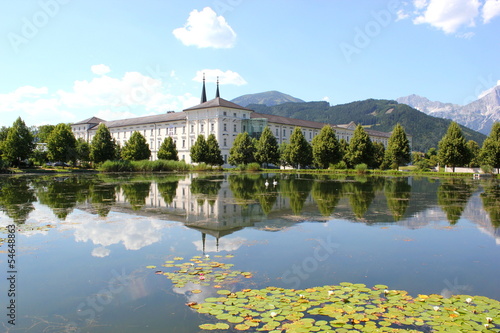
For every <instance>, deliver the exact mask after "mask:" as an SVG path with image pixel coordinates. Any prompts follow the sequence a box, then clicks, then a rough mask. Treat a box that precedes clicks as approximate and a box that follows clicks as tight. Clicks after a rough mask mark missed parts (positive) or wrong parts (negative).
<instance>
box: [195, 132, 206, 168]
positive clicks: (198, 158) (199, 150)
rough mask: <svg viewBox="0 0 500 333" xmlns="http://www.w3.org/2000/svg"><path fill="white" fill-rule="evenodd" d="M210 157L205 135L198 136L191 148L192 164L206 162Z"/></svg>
mask: <svg viewBox="0 0 500 333" xmlns="http://www.w3.org/2000/svg"><path fill="white" fill-rule="evenodd" d="M207 156H208V145H207V141H206V140H205V137H204V136H203V135H201V134H200V135H198V138H197V139H196V142H195V143H194V145H193V146H192V147H191V162H195V163H203V162H206V160H207Z"/></svg>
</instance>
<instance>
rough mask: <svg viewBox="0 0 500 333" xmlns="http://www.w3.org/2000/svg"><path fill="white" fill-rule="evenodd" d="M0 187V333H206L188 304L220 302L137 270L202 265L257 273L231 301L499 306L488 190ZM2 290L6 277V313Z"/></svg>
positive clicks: (232, 179)
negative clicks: (212, 262)
mask: <svg viewBox="0 0 500 333" xmlns="http://www.w3.org/2000/svg"><path fill="white" fill-rule="evenodd" d="M266 180H267V182H268V184H269V185H268V186H266V185H265V184H266ZM274 181H276V182H277V184H273V182H274ZM0 188H1V193H0V211H1V212H0V238H2V241H3V244H2V245H1V246H0V267H1V268H2V273H3V276H7V275H8V274H7V272H8V270H9V269H8V266H7V261H8V257H7V253H8V247H7V244H8V243H7V240H6V239H7V226H8V225H12V224H15V225H16V244H15V245H16V274H15V275H16V281H15V289H16V296H15V303H16V316H15V317H16V322H15V323H16V325H15V326H13V325H10V324H9V323H8V320H9V318H8V317H7V312H8V310H7V309H6V306H4V305H3V304H4V302H3V301H2V310H1V313H0V315H1V316H2V317H1V319H0V323H1V325H2V326H0V331H6V332H126V333H128V332H199V331H202V330H201V329H200V328H199V325H200V324H202V323H207V322H211V320H212V319H211V318H210V317H209V316H207V315H203V314H199V313H197V312H195V311H194V310H193V309H191V308H190V307H188V306H186V303H188V302H203V300H204V299H205V298H206V297H210V296H214V295H216V291H217V290H216V289H215V288H213V287H212V286H197V287H196V288H195V287H193V286H191V285H186V286H185V287H183V288H179V287H177V288H176V287H174V286H173V284H172V282H171V281H170V280H169V279H167V278H166V277H165V276H163V275H159V274H155V270H154V269H148V268H146V266H149V265H154V266H157V267H158V269H163V267H162V264H164V263H165V261H170V260H174V259H175V258H177V259H178V258H180V257H182V258H184V259H185V260H188V259H190V258H192V257H193V256H202V257H203V256H205V255H208V256H210V257H212V258H220V260H224V262H227V263H232V264H234V268H235V269H238V270H241V271H245V272H251V273H252V277H251V278H248V279H246V278H241V279H235V280H231V281H230V282H228V283H226V284H225V285H223V286H222V287H223V288H225V289H228V290H232V291H233V290H241V289H243V288H263V287H266V286H276V287H284V288H295V289H298V288H310V287H314V286H322V285H327V284H328V285H332V284H339V283H341V282H352V283H363V284H366V285H367V286H373V285H376V284H385V285H388V286H389V287H390V288H391V289H401V290H407V291H408V292H409V293H410V295H415V296H416V295H418V294H441V295H443V296H446V297H449V296H451V295H454V294H467V295H482V296H487V297H489V298H493V299H496V300H500V187H499V183H498V181H495V180H472V179H431V178H415V177H398V178H395V177H340V176H312V175H304V174H297V175H293V174H243V175H240V174H217V175H214V174H185V175H173V174H161V175H137V174H136V175H127V176H124V175H120V176H114V175H103V174H99V175H96V174H89V175H74V176H67V175H37V176H20V177H7V176H3V177H0ZM228 254H231V255H234V257H227V255H228ZM8 289H9V286H8V283H7V282H6V280H5V278H3V281H2V282H1V283H0V293H1V299H2V300H4V299H7V298H8V297H7V294H8ZM193 289H199V290H201V293H193V292H192V291H193ZM9 299H10V298H9ZM5 304H6V303H5Z"/></svg>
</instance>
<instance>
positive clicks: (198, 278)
mask: <svg viewBox="0 0 500 333" xmlns="http://www.w3.org/2000/svg"><path fill="white" fill-rule="evenodd" d="M232 257H233V255H231V254H228V255H226V256H225V258H232ZM214 258H216V259H219V258H224V257H223V256H220V255H217V256H214ZM182 260H184V258H182V257H175V258H174V260H167V261H165V263H164V264H163V265H162V267H174V268H176V270H175V271H174V272H163V271H161V270H157V271H156V274H161V275H164V276H166V277H167V278H169V279H170V280H171V281H172V283H173V284H174V286H175V287H177V288H183V287H185V286H186V285H187V284H188V283H192V284H197V285H200V286H211V285H212V286H213V287H215V288H221V287H222V286H221V284H222V283H223V282H225V283H228V282H234V281H236V280H238V279H239V278H251V277H252V273H250V272H242V271H237V270H231V268H232V267H233V264H228V263H223V262H220V260H211V259H210V256H208V255H207V256H205V257H201V256H194V257H193V258H191V259H189V261H185V262H181V261H182ZM146 268H151V269H156V268H157V267H156V266H147V267H146ZM192 292H193V293H199V292H201V291H200V290H199V289H195V290H192Z"/></svg>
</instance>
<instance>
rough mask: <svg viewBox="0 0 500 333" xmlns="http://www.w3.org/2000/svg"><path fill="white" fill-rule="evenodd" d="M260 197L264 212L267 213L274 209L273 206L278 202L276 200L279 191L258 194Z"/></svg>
mask: <svg viewBox="0 0 500 333" xmlns="http://www.w3.org/2000/svg"><path fill="white" fill-rule="evenodd" d="M258 199H259V203H260V206H261V207H262V211H263V212H264V214H266V215H267V214H269V213H270V212H271V210H272V209H273V206H274V204H275V203H276V200H278V192H276V191H270V192H264V193H261V194H260V195H259V196H258Z"/></svg>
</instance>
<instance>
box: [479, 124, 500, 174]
mask: <svg viewBox="0 0 500 333" xmlns="http://www.w3.org/2000/svg"><path fill="white" fill-rule="evenodd" d="M481 161H482V164H487V165H491V166H492V167H493V168H495V169H497V173H498V171H499V168H500V123H499V122H495V123H494V124H493V126H492V127H491V132H490V135H488V137H487V138H486V140H484V142H483V147H482V148H481Z"/></svg>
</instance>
